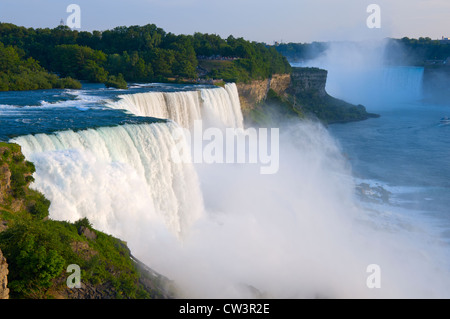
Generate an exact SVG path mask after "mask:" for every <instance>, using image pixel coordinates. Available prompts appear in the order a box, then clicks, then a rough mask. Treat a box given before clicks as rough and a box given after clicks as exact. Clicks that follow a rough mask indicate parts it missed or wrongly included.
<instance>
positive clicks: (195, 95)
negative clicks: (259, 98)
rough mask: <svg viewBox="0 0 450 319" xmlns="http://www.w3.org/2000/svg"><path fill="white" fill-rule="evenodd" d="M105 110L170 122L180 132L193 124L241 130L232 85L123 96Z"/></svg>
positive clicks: (239, 115)
mask: <svg viewBox="0 0 450 319" xmlns="http://www.w3.org/2000/svg"><path fill="white" fill-rule="evenodd" d="M108 106H109V107H112V108H116V109H124V110H127V111H128V112H130V113H132V114H134V115H137V116H151V117H156V118H163V119H171V120H173V121H175V122H176V123H178V124H179V125H180V126H182V127H184V128H191V127H192V125H193V123H194V121H195V120H204V121H205V122H206V123H208V124H209V125H214V126H219V127H234V128H242V127H243V117H242V112H241V106H240V102H239V94H238V91H237V87H236V84H234V83H228V84H225V87H224V88H222V87H217V88H210V89H200V90H194V91H180V92H148V93H137V94H123V95H120V96H119V100H118V101H115V102H110V103H109V104H108Z"/></svg>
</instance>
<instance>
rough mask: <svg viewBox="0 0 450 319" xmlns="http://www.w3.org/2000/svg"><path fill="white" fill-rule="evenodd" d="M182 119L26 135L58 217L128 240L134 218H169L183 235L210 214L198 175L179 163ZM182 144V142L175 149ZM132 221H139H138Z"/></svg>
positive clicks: (28, 152) (21, 140) (39, 184)
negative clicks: (177, 132)
mask: <svg viewBox="0 0 450 319" xmlns="http://www.w3.org/2000/svg"><path fill="white" fill-rule="evenodd" d="M177 128H178V126H177V125H176V124H174V123H155V124H140V125H128V124H127V125H123V126H117V127H103V128H97V129H87V130H82V131H77V132H74V131H62V132H57V133H54V134H37V135H27V136H21V137H18V138H16V139H14V140H12V142H16V143H18V144H20V145H21V146H22V150H23V153H24V154H25V156H26V157H27V159H28V160H30V161H32V162H34V163H35V165H36V169H37V173H36V182H35V183H34V185H33V186H34V187H35V188H37V189H38V190H40V191H42V192H43V193H44V194H45V195H46V196H47V197H48V198H49V199H50V200H51V202H52V205H51V211H50V217H51V218H54V219H58V220H71V221H75V220H77V219H79V218H82V217H88V218H89V220H90V221H91V222H93V224H94V226H95V227H97V228H99V229H101V230H103V231H106V232H108V233H112V234H115V235H117V236H122V238H127V237H128V235H127V233H130V229H128V230H125V229H123V227H126V225H125V224H126V221H132V220H135V221H137V222H141V223H142V222H144V221H145V220H149V219H151V220H153V221H158V220H159V221H161V222H162V224H165V225H166V227H167V228H168V229H170V230H171V231H172V233H174V234H175V235H177V236H180V235H182V233H183V232H184V231H186V230H187V229H188V228H189V226H190V224H191V223H192V222H193V221H195V220H196V219H197V218H198V217H199V216H200V215H201V214H202V212H203V200H202V195H201V191H200V187H199V183H198V180H197V174H196V172H195V170H194V168H193V166H192V165H191V164H177V163H179V162H180V161H179V160H178V159H177V158H174V156H177V154H176V153H174V152H173V151H174V150H180V144H181V145H183V141H182V140H176V139H175V138H174V134H173V132H174V130H176V129H177ZM175 146H176V147H175ZM130 227H132V226H130Z"/></svg>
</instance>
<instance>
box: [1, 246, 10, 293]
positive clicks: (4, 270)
mask: <svg viewBox="0 0 450 319" xmlns="http://www.w3.org/2000/svg"><path fill="white" fill-rule="evenodd" d="M8 298H9V289H8V264H7V263H6V259H5V257H3V254H2V251H1V250H0V299H8Z"/></svg>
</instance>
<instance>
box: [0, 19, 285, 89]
mask: <svg viewBox="0 0 450 319" xmlns="http://www.w3.org/2000/svg"><path fill="white" fill-rule="evenodd" d="M0 42H2V43H3V44H4V45H5V46H12V47H14V48H15V49H16V50H20V52H23V56H24V57H25V58H26V59H28V58H32V59H34V60H35V61H38V62H39V63H40V65H42V67H44V68H45V69H47V70H49V71H50V72H54V73H57V74H60V75H61V76H70V77H73V78H76V79H79V80H86V81H91V82H100V83H105V82H108V83H110V85H115V83H116V82H122V81H120V78H121V77H123V79H124V80H125V81H128V82H150V81H167V80H195V79H197V78H198V77H199V68H198V66H199V62H201V61H210V60H218V61H224V62H231V63H228V64H226V67H221V68H219V70H211V72H209V73H208V74H201V76H203V77H206V78H211V77H213V78H223V79H224V80H226V81H247V80H251V79H259V78H267V77H268V76H270V75H271V74H274V73H288V72H289V71H290V65H289V63H288V62H287V60H286V58H284V57H283V56H282V55H281V54H279V53H278V52H277V51H276V50H275V49H274V48H271V47H267V46H266V45H264V44H261V43H256V42H249V41H246V40H244V39H242V38H234V37H232V36H230V37H228V38H227V39H222V38H221V37H219V36H217V35H210V34H201V33H195V34H194V35H174V34H172V33H166V32H165V31H164V30H162V29H160V28H158V27H156V26H155V25H153V24H148V25H145V26H130V27H124V26H123V27H116V28H114V29H112V30H106V31H102V32H100V31H93V32H86V31H77V30H71V29H70V28H68V27H67V26H58V27H56V28H54V29H49V28H46V29H33V28H25V27H19V26H16V25H13V24H8V23H0ZM34 60H33V61H34Z"/></svg>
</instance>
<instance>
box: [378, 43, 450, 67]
mask: <svg viewBox="0 0 450 319" xmlns="http://www.w3.org/2000/svg"><path fill="white" fill-rule="evenodd" d="M447 58H450V41H440V40H432V39H430V38H419V39H410V38H407V37H405V38H402V39H389V41H388V43H387V49H386V59H387V61H388V62H389V63H391V64H403V65H404V64H406V65H417V66H422V65H424V64H427V61H432V60H442V61H445V60H446V59H447Z"/></svg>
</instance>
